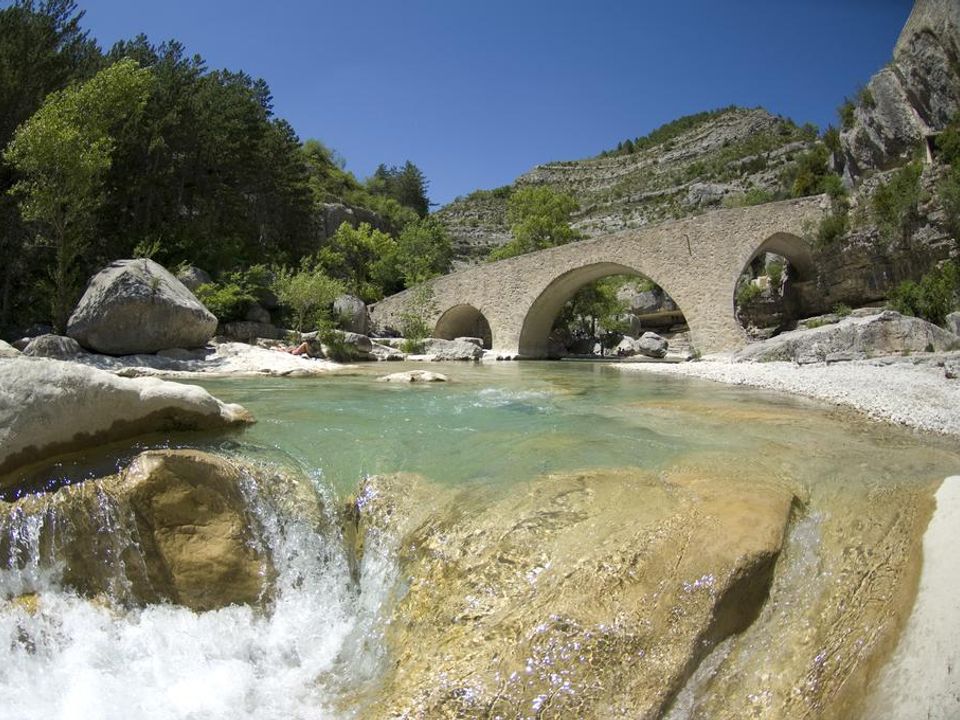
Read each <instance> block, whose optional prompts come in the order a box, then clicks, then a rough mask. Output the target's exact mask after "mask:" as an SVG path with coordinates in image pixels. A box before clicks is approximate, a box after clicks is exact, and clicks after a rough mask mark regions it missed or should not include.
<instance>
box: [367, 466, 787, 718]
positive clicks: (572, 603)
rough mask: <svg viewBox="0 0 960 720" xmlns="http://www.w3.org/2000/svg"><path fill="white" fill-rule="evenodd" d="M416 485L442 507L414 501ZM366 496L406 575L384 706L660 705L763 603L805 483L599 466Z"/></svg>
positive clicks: (510, 712)
mask: <svg viewBox="0 0 960 720" xmlns="http://www.w3.org/2000/svg"><path fill="white" fill-rule="evenodd" d="M420 493H428V496H429V497H430V503H429V504H430V506H432V507H437V506H439V507H440V508H442V509H441V510H439V511H436V512H430V513H426V514H425V513H424V512H423V511H422V510H420V511H417V508H421V507H423V504H421V502H420V501H419V500H418V497H419V498H421V499H422V498H423V497H424V496H423V495H420ZM445 496H446V497H445ZM360 498H361V502H360V503H359V510H358V515H359V524H360V532H359V534H360V536H361V537H362V536H363V535H364V534H365V533H366V534H367V535H368V536H369V533H370V532H374V533H384V532H394V533H396V536H397V537H398V543H399V545H398V547H399V548H400V562H401V569H402V571H403V573H404V574H406V575H407V576H409V578H410V587H409V591H408V592H407V594H406V596H405V597H404V598H403V600H402V601H401V602H400V603H399V605H398V606H397V608H396V610H395V612H394V615H393V617H392V618H391V620H390V625H389V629H388V634H387V638H388V642H389V645H390V648H391V650H392V652H393V654H394V663H395V664H394V666H393V671H392V672H391V673H390V675H389V677H388V678H387V680H386V684H385V693H384V696H383V699H382V700H381V701H380V703H379V705H378V706H377V708H376V710H375V712H374V714H375V716H378V717H381V716H382V717H437V718H446V717H450V718H453V717H497V716H502V717H527V716H530V717H533V716H537V715H538V713H541V714H542V715H543V716H546V717H630V718H653V717H658V716H659V714H660V713H661V712H662V711H663V709H664V708H665V707H666V706H667V705H668V704H669V702H670V700H671V698H672V697H673V695H674V693H675V692H676V691H677V690H679V689H680V687H681V686H682V684H683V682H684V681H685V680H686V678H687V676H688V675H689V673H690V672H692V670H693V669H694V668H695V667H696V664H697V662H698V661H699V659H700V658H701V657H702V656H703V655H704V654H705V653H706V652H708V651H709V649H710V648H711V647H713V646H714V645H715V644H716V643H717V642H719V641H721V640H722V639H724V638H725V637H727V636H728V635H730V634H731V633H734V632H738V631H740V630H742V629H743V628H745V627H746V626H748V625H749V623H750V621H751V620H752V618H753V617H754V616H755V615H756V613H758V612H759V610H760V608H761V606H762V602H763V600H764V598H765V596H766V591H767V587H768V584H769V582H770V579H771V575H772V570H773V565H774V562H775V560H776V557H777V554H778V553H779V551H780V547H781V542H782V539H783V534H784V531H785V529H786V527H787V522H788V518H789V515H790V507H791V502H792V499H793V495H792V493H791V492H790V491H789V490H787V489H785V488H784V487H782V486H778V485H777V484H774V483H756V482H750V483H748V482H739V481H737V480H734V479H728V480H727V481H726V482H723V483H720V482H716V481H714V480H701V479H700V478H699V477H698V476H696V475H694V474H677V475H674V476H669V477H663V478H659V477H656V476H651V475H647V474H643V473H640V472H634V471H601V472H591V473H584V474H579V475H571V476H549V477H546V478H541V479H539V480H536V481H534V482H532V483H531V484H530V485H529V486H528V487H527V488H526V489H525V490H524V491H523V492H522V493H509V494H506V495H504V496H501V497H493V498H491V497H489V496H487V494H486V493H483V492H478V491H466V492H462V493H458V494H456V495H454V494H453V493H450V492H449V491H444V490H443V489H442V488H438V487H432V486H430V485H429V484H427V483H421V482H398V481H396V480H393V481H387V482H386V483H385V484H381V485H378V484H376V483H374V484H373V485H372V486H370V487H367V488H365V490H364V492H363V493H361V495H360ZM411 510H413V512H412V513H411ZM394 518H403V520H402V521H401V523H400V524H399V525H396V524H394V522H393V520H394ZM390 528H392V530H390ZM378 713H379V714H378Z"/></svg>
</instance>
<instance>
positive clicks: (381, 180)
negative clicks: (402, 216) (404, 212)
mask: <svg viewBox="0 0 960 720" xmlns="http://www.w3.org/2000/svg"><path fill="white" fill-rule="evenodd" d="M428 185H429V182H428V181H427V179H426V177H425V176H424V174H423V173H422V172H421V171H420V168H418V167H417V166H416V165H414V164H413V163H412V162H410V161H409V160H407V162H406V163H404V165H403V167H402V168H398V167H396V166H392V167H389V168H388V167H387V166H386V165H383V164H381V165H380V166H378V167H377V169H376V171H374V173H373V176H372V177H371V178H370V179H369V180H368V181H367V189H368V190H369V191H370V192H371V193H372V194H374V195H383V196H385V197H389V198H392V199H394V200H396V201H397V202H398V203H399V204H400V205H402V206H403V207H407V208H410V209H411V210H413V211H414V212H415V213H416V214H417V215H418V216H419V217H421V218H424V217H426V216H427V213H429V212H430V200H429V199H428V198H427V186H428Z"/></svg>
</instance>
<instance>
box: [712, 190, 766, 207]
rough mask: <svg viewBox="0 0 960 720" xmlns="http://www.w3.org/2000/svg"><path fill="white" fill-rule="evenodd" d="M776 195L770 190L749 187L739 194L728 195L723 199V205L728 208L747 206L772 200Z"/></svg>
mask: <svg viewBox="0 0 960 720" xmlns="http://www.w3.org/2000/svg"><path fill="white" fill-rule="evenodd" d="M776 199H777V197H776V195H774V194H773V193H772V192H769V191H768V190H764V189H762V188H750V189H749V190H747V192H745V193H743V194H740V195H728V196H727V197H725V198H724V199H723V206H724V207H728V208H735V207H749V206H751V205H763V204H764V203H768V202H773V201H774V200H776Z"/></svg>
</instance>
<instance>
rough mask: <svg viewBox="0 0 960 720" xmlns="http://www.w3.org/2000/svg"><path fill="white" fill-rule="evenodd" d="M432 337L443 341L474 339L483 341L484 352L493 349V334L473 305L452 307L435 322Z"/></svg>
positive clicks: (485, 320) (481, 314)
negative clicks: (463, 338) (462, 338)
mask: <svg viewBox="0 0 960 720" xmlns="http://www.w3.org/2000/svg"><path fill="white" fill-rule="evenodd" d="M433 336H434V337H436V338H443V339H444V340H456V339H457V338H458V337H475V338H480V339H481V340H482V341H483V347H484V349H485V350H489V349H490V348H491V347H493V332H492V331H491V329H490V323H489V322H488V321H487V318H486V317H484V315H483V313H482V312H480V311H479V310H477V308H475V307H474V306H473V305H466V304H463V305H454V306H453V307H452V308H450V309H449V310H447V311H446V312H445V313H443V315H441V316H440V319H439V320H437V325H436V328H434V331H433Z"/></svg>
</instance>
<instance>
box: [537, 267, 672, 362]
mask: <svg viewBox="0 0 960 720" xmlns="http://www.w3.org/2000/svg"><path fill="white" fill-rule="evenodd" d="M611 275H633V276H636V277H646V278H648V279H650V280H652V281H653V282H655V283H657V285H660V287H662V288H663V289H664V291H665V292H666V293H667V294H668V295H670V296H671V297H673V295H672V294H671V292H670V289H669V287H664V285H663V284H662V283H661V282H660V281H659V279H658V278H656V277H651V276H650V275H648V274H647V273H646V272H644V271H642V270H640V269H639V268H634V267H631V266H627V265H623V264H621V263H618V262H596V263H591V264H589V265H583V266H581V267H578V268H574V269H572V270H567V271H566V272H563V273H561V274H560V275H558V276H557V277H556V278H554V279H553V280H552V281H551V282H550V283H549V284H548V285H547V286H546V287H545V288H544V289H543V291H542V292H541V293H540V295H539V296H537V299H536V300H534V301H533V304H532V305H531V306H530V309H529V311H528V312H527V314H526V317H525V318H524V320H523V325H522V327H521V329H520V339H519V347H518V350H519V353H520V355H522V356H524V357H545V356H546V355H547V354H548V340H549V337H550V331H551V329H552V328H553V323H554V321H555V320H556V319H557V315H559V314H560V311H561V310H562V309H563V306H564V305H565V304H566V303H567V301H568V300H570V298H572V297H573V296H574V295H575V294H576V293H577V291H578V290H580V288H582V287H584V286H586V285H589V284H590V283H592V282H596V281H597V280H600V279H602V278H605V277H610V276H611ZM674 301H676V298H674ZM678 307H680V309H681V311H682V310H683V307H682V306H680V305H679V303H678Z"/></svg>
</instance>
